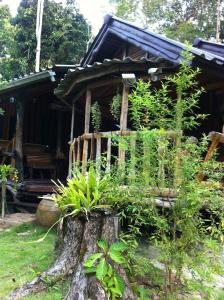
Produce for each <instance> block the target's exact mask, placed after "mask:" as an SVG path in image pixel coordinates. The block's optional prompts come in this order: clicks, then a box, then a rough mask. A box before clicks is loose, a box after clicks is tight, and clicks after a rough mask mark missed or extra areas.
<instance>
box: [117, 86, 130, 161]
mask: <svg viewBox="0 0 224 300" xmlns="http://www.w3.org/2000/svg"><path fill="white" fill-rule="evenodd" d="M128 92H129V86H128V85H126V84H123V94H122V104H121V116H120V130H121V135H122V131H123V130H127V123H128ZM124 161H125V150H124V149H122V145H121V143H120V145H119V165H120V164H122V162H124Z"/></svg>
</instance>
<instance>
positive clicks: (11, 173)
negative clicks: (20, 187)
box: [0, 165, 18, 218]
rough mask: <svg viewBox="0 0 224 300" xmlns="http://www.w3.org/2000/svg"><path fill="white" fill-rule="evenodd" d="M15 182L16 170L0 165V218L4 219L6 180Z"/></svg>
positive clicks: (9, 166)
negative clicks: (0, 204)
mask: <svg viewBox="0 0 224 300" xmlns="http://www.w3.org/2000/svg"><path fill="white" fill-rule="evenodd" d="M9 177H11V178H12V180H14V181H17V179H18V178H17V170H16V169H15V168H14V167H13V166H11V165H0V180H1V188H2V218H4V217H5V205H6V183H7V180H8V178H9Z"/></svg>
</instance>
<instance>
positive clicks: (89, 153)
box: [69, 130, 177, 186]
mask: <svg viewBox="0 0 224 300" xmlns="http://www.w3.org/2000/svg"><path fill="white" fill-rule="evenodd" d="M128 136H129V137H130V139H128V143H129V161H130V164H131V166H132V169H131V172H132V174H134V172H135V164H136V162H135V159H136V141H137V132H136V131H127V130H126V131H110V132H98V133H84V134H83V135H81V136H79V137H77V138H74V139H73V141H72V142H70V143H69V144H70V152H69V177H70V176H71V174H72V170H73V169H74V167H77V166H78V167H79V168H81V170H82V172H83V173H85V172H86V168H87V162H88V161H92V162H93V163H95V165H96V168H97V169H100V168H101V167H102V162H101V158H102V154H103V156H104V168H105V169H106V170H110V169H111V165H112V163H113V161H114V159H113V158H114V156H116V157H117V161H118V164H123V162H125V160H126V152H127V150H126V149H125V147H124V146H122V141H121V142H120V141H119V139H117V142H116V143H114V142H113V141H114V140H116V137H128ZM164 136H166V137H169V138H173V139H175V137H176V136H177V133H176V132H174V131H166V132H164V134H163V135H162V137H164ZM137 146H138V145H137ZM142 155H143V157H145V158H146V159H145V162H144V160H143V168H147V167H148V166H147V163H148V162H147V146H146V147H145V146H144V143H143V154H142ZM164 155H165V151H164V146H163V141H162V139H161V144H160V143H158V157H159V158H161V159H159V166H158V167H159V168H158V173H159V174H158V176H159V177H160V184H161V186H163V185H164V181H165V166H164V163H163V161H164ZM144 164H145V165H144Z"/></svg>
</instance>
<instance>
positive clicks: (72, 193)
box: [50, 166, 108, 215]
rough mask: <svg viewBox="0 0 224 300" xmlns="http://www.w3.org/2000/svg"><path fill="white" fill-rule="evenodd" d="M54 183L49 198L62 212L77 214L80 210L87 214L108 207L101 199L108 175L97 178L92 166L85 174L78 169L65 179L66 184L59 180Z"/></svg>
mask: <svg viewBox="0 0 224 300" xmlns="http://www.w3.org/2000/svg"><path fill="white" fill-rule="evenodd" d="M55 184H56V190H55V194H54V195H52V196H51V197H50V198H51V199H53V200H54V201H55V202H56V204H57V205H58V207H59V208H60V209H61V210H62V212H63V213H64V214H68V213H71V214H73V215H77V214H78V213H80V212H84V213H86V214H88V213H89V212H90V211H93V210H96V209H101V208H102V209H103V208H107V207H108V205H106V204H105V202H103V200H102V199H103V193H104V191H105V188H106V186H107V185H108V177H106V176H105V177H103V178H100V179H99V178H98V176H97V173H96V171H95V169H94V168H93V167H92V166H91V167H90V168H89V172H88V174H87V175H86V176H83V175H82V174H81V173H80V172H79V171H78V172H77V174H74V177H73V178H71V179H68V180H67V186H65V185H63V184H62V183H61V182H58V183H55Z"/></svg>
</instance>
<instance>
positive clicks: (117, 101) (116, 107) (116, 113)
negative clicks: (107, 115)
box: [110, 93, 122, 121]
mask: <svg viewBox="0 0 224 300" xmlns="http://www.w3.org/2000/svg"><path fill="white" fill-rule="evenodd" d="M121 101H122V97H121V95H120V94H119V93H117V95H115V96H114V97H113V99H112V102H111V103H110V112H111V114H112V116H113V117H114V119H115V120H116V121H119V118H120V113H121Z"/></svg>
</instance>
